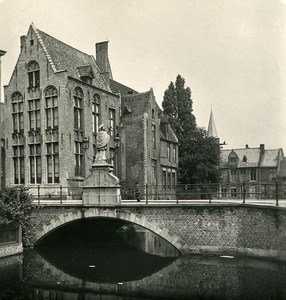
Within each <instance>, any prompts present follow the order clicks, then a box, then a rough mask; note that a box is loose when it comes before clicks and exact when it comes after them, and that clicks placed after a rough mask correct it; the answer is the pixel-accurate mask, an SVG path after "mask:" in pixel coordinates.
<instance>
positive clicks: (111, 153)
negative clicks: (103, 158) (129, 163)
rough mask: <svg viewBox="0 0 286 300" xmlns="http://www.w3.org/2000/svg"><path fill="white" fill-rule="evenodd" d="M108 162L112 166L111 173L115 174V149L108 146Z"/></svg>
mask: <svg viewBox="0 0 286 300" xmlns="http://www.w3.org/2000/svg"><path fill="white" fill-rule="evenodd" d="M109 162H110V164H111V165H112V166H113V174H116V170H115V166H116V164H115V149H114V148H109Z"/></svg>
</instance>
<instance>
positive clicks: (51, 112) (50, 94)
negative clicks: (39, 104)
mask: <svg viewBox="0 0 286 300" xmlns="http://www.w3.org/2000/svg"><path fill="white" fill-rule="evenodd" d="M45 101H46V128H47V129H52V128H54V129H55V128H58V126H59V112H58V91H57V89H56V88H55V87H54V86H48V87H47V88H46V89H45Z"/></svg>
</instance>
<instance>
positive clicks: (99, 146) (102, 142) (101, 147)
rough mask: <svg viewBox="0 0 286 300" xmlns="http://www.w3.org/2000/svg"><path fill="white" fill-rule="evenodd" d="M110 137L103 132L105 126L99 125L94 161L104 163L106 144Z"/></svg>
mask: <svg viewBox="0 0 286 300" xmlns="http://www.w3.org/2000/svg"><path fill="white" fill-rule="evenodd" d="M109 139H110V136H109V134H108V133H107V132H106V131H105V126H104V125H103V124H101V125H100V126H99V127H98V133H97V137H96V151H97V152H96V156H95V161H103V160H104V161H105V160H107V158H106V150H107V144H108V142H109Z"/></svg>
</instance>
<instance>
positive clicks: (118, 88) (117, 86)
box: [110, 79, 138, 95]
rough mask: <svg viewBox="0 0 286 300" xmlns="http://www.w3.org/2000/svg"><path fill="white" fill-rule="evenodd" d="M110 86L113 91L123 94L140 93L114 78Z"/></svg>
mask: <svg viewBox="0 0 286 300" xmlns="http://www.w3.org/2000/svg"><path fill="white" fill-rule="evenodd" d="M110 88H111V90H112V92H113V93H121V94H122V95H130V94H138V92H137V91H135V90H133V89H132V88H130V87H128V86H126V85H124V84H122V83H119V82H117V81H115V80H113V79H110Z"/></svg>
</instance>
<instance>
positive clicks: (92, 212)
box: [34, 207, 182, 252]
mask: <svg viewBox="0 0 286 300" xmlns="http://www.w3.org/2000/svg"><path fill="white" fill-rule="evenodd" d="M91 218H106V219H118V220H122V221H126V222H128V223H133V224H135V225H139V226H142V227H144V228H145V229H148V230H150V231H152V232H154V233H155V234H157V235H158V236H160V237H161V238H163V239H165V240H166V241H167V242H169V243H170V244H171V245H173V246H174V247H175V248H176V249H177V250H178V251H179V252H182V244H181V243H180V242H179V241H180V237H179V236H176V235H172V234H170V233H169V230H168V229H167V228H165V227H162V226H161V225H159V224H158V223H157V222H156V221H152V222H150V221H148V220H147V219H146V218H145V216H141V215H138V214H136V213H134V212H130V211H128V210H127V209H117V208H94V207H93V208H86V209H73V210H69V211H67V212H64V213H62V214H57V215H54V216H53V217H52V218H51V219H49V220H47V221H44V222H42V225H41V226H40V227H39V228H38V229H37V230H36V233H35V240H34V244H38V243H39V242H40V241H41V240H42V239H43V238H44V237H46V236H47V235H49V234H50V233H52V232H53V231H55V230H56V229H59V228H60V227H62V226H64V225H67V224H69V223H72V222H74V221H78V220H85V219H91Z"/></svg>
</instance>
